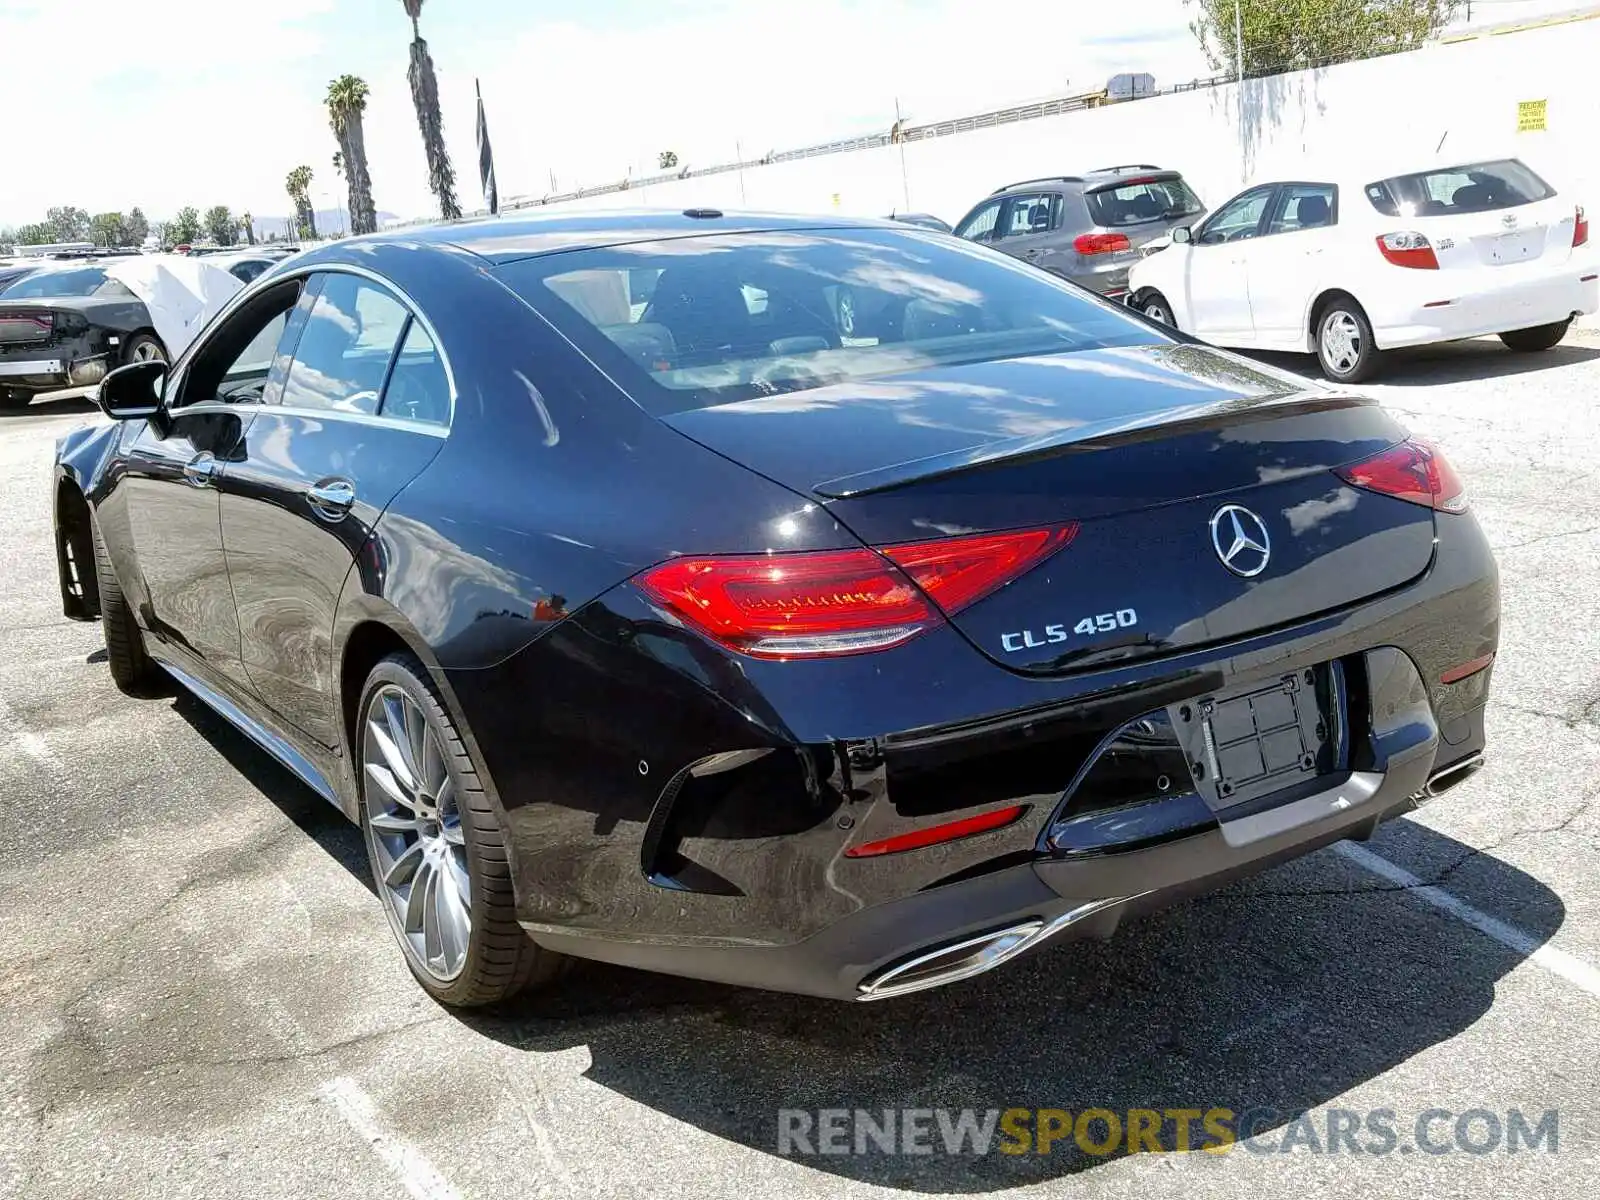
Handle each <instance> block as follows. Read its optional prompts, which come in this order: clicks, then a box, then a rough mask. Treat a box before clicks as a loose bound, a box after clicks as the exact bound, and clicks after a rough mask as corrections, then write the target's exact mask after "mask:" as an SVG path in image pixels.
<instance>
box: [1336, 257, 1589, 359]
mask: <svg viewBox="0 0 1600 1200" xmlns="http://www.w3.org/2000/svg"><path fill="white" fill-rule="evenodd" d="M1497 271H1503V272H1505V273H1506V274H1513V273H1514V274H1515V275H1516V276H1517V278H1513V279H1509V280H1507V279H1504V278H1503V277H1502V276H1500V275H1498V274H1497V273H1496V272H1497ZM1401 273H1405V272H1401ZM1409 274H1412V275H1417V276H1420V277H1423V278H1422V279H1421V280H1420V281H1418V282H1416V283H1412V285H1411V286H1409V287H1407V288H1404V289H1400V290H1397V291H1396V292H1395V293H1393V295H1392V297H1391V298H1389V299H1387V300H1386V301H1384V302H1383V303H1381V304H1378V305H1375V306H1373V307H1369V309H1368V312H1367V315H1368V317H1369V318H1370V319H1371V321H1372V333H1373V337H1374V338H1375V339H1376V340H1377V343H1378V345H1379V347H1380V348H1382V349H1384V350H1392V349H1397V348H1399V347H1402V346H1421V345H1426V344H1428V343H1431V342H1448V341H1455V340H1458V339H1460V338H1470V337H1481V336H1483V335H1485V334H1492V333H1505V332H1507V331H1509V330H1513V329H1530V328H1532V327H1534V326H1536V325H1551V324H1554V323H1556V322H1558V321H1565V320H1566V319H1567V318H1568V317H1571V316H1573V315H1574V314H1580V315H1587V314H1589V313H1592V312H1594V311H1596V309H1597V308H1600V266H1596V265H1593V264H1585V263H1579V262H1574V263H1570V264H1569V265H1568V266H1566V267H1564V268H1562V269H1561V270H1560V271H1558V272H1547V273H1544V274H1540V275H1536V276H1534V277H1533V278H1527V277H1526V276H1525V275H1524V273H1523V272H1522V270H1521V269H1519V268H1516V267H1504V268H1494V269H1489V268H1486V269H1485V270H1483V271H1473V272H1464V273H1463V274H1465V275H1466V276H1467V279H1466V280H1465V281H1463V282H1462V283H1457V282H1456V281H1455V280H1454V279H1453V278H1452V275H1453V274H1454V273H1453V272H1447V271H1413V272H1409Z"/></svg>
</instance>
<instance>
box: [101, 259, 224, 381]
mask: <svg viewBox="0 0 1600 1200" xmlns="http://www.w3.org/2000/svg"><path fill="white" fill-rule="evenodd" d="M106 275H107V276H108V277H109V278H111V279H115V280H117V281H118V282H120V283H122V284H123V285H125V286H126V287H127V288H128V289H129V290H130V291H132V292H133V294H134V295H135V296H137V297H139V299H140V300H141V301H143V302H144V306H145V307H146V308H147V309H149V310H150V323H151V324H152V325H154V326H155V329H156V334H157V335H158V336H159V337H160V338H161V340H162V342H163V343H164V344H165V345H166V347H167V353H168V354H169V355H171V356H172V357H173V358H177V356H178V355H180V354H182V353H183V352H184V350H186V349H187V348H188V346H189V343H190V342H192V341H194V339H195V337H196V336H198V334H199V333H200V331H201V330H202V329H204V328H205V326H206V323H207V322H208V321H210V320H211V318H212V317H214V316H216V315H217V313H219V312H221V311H222V308H223V306H224V305H225V304H227V302H228V301H229V300H230V299H232V298H233V295H234V293H235V292H237V291H239V289H240V288H241V287H243V286H244V285H243V284H241V283H240V282H239V281H238V280H237V279H235V278H234V277H233V276H232V275H230V274H229V273H228V272H227V271H224V270H222V269H221V268H220V267H214V266H212V265H211V264H210V263H206V262H202V261H201V260H200V259H195V258H184V257H181V256H179V255H175V254H170V255H169V254H162V255H144V256H141V257H138V258H127V259H124V260H122V261H120V262H114V263H109V264H107V266H106Z"/></svg>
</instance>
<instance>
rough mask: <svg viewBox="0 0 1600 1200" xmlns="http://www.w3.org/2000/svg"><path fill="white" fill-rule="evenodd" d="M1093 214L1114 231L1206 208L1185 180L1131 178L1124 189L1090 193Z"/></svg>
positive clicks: (1096, 220)
mask: <svg viewBox="0 0 1600 1200" xmlns="http://www.w3.org/2000/svg"><path fill="white" fill-rule="evenodd" d="M1084 199H1085V200H1087V201H1088V202H1089V215H1090V216H1091V217H1093V218H1094V223H1095V224H1096V225H1109V226H1111V227H1113V228H1116V227H1120V226H1124V225H1148V224H1150V223H1151V222H1154V221H1176V220H1179V219H1180V218H1182V217H1192V216H1194V215H1195V214H1196V213H1199V212H1202V211H1203V210H1204V208H1205V206H1204V205H1203V204H1201V203H1200V200H1199V198H1198V197H1196V196H1195V194H1194V193H1193V192H1191V191H1190V190H1189V185H1188V184H1187V183H1185V182H1184V181H1183V180H1182V179H1130V180H1129V181H1128V182H1127V183H1125V184H1122V185H1121V186H1120V187H1114V188H1106V189H1105V190H1104V191H1100V192H1089V193H1087V194H1086V195H1085V196H1084Z"/></svg>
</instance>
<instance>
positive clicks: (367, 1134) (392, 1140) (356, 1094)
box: [317, 1075, 461, 1200]
mask: <svg viewBox="0 0 1600 1200" xmlns="http://www.w3.org/2000/svg"><path fill="white" fill-rule="evenodd" d="M317 1090H318V1093H319V1094H320V1095H321V1096H322V1097H323V1099H325V1100H327V1101H329V1102H330V1103H332V1105H333V1106H334V1108H336V1109H338V1110H339V1115H340V1116H341V1117H343V1118H344V1121H345V1124H347V1125H349V1126H350V1128H351V1129H354V1130H355V1131H356V1133H358V1134H359V1135H360V1136H361V1138H362V1140H364V1141H365V1142H366V1143H367V1145H368V1146H370V1147H371V1148H372V1152H373V1153H374V1154H376V1155H377V1156H378V1157H379V1158H380V1159H382V1160H383V1164H384V1166H386V1167H388V1168H389V1170H391V1171H392V1172H394V1174H395V1177H396V1178H397V1179H399V1180H400V1182H401V1183H402V1184H404V1185H405V1189H406V1191H408V1192H410V1193H411V1194H412V1195H413V1196H415V1197H416V1198H417V1200H461V1193H460V1192H458V1191H456V1189H455V1188H453V1187H451V1186H450V1181H449V1180H447V1179H446V1178H445V1177H444V1176H443V1175H441V1174H439V1171H438V1169H437V1168H436V1167H435V1166H434V1165H433V1164H432V1163H431V1162H429V1161H428V1160H427V1158H426V1157H425V1156H424V1155H423V1153H422V1151H420V1150H418V1149H417V1148H416V1147H415V1146H413V1145H412V1144H411V1143H410V1142H407V1141H405V1140H404V1139H403V1138H399V1137H396V1136H395V1135H394V1134H392V1133H390V1132H389V1131H388V1130H387V1129H385V1128H384V1127H383V1123H382V1122H381V1121H380V1120H379V1118H378V1106H377V1105H375V1104H374V1103H373V1102H372V1097H371V1096H369V1095H367V1093H366V1092H364V1091H362V1090H361V1085H360V1084H358V1083H356V1081H355V1080H353V1079H351V1078H350V1077H349V1076H347V1075H341V1076H339V1078H337V1079H330V1080H329V1081H328V1082H327V1083H325V1084H323V1085H322V1086H321V1087H320V1088H318V1089H317Z"/></svg>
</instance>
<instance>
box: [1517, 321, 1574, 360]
mask: <svg viewBox="0 0 1600 1200" xmlns="http://www.w3.org/2000/svg"><path fill="white" fill-rule="evenodd" d="M1571 324H1572V318H1571V317H1568V318H1567V319H1566V320H1565V321H1556V322H1554V323H1553V324H1550V325H1535V326H1533V327H1532V328H1531V329H1512V330H1509V331H1508V332H1506V333H1502V334H1501V335H1500V340H1501V341H1502V342H1504V343H1505V344H1506V349H1508V350H1514V351H1516V352H1517V353H1518V354H1537V353H1538V352H1539V351H1540V350H1550V349H1553V348H1554V347H1555V346H1556V344H1557V343H1559V342H1560V341H1561V339H1562V338H1564V337H1566V336H1567V326H1569V325H1571Z"/></svg>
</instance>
